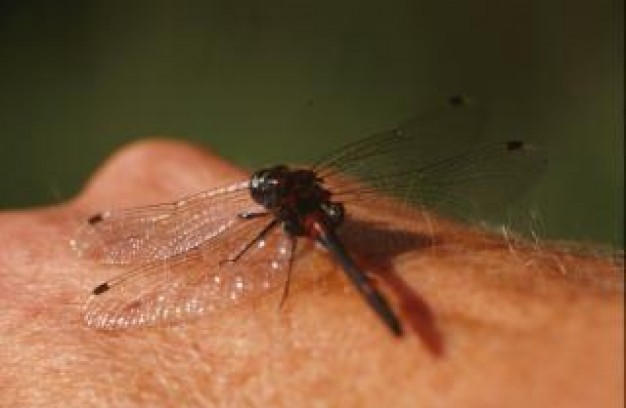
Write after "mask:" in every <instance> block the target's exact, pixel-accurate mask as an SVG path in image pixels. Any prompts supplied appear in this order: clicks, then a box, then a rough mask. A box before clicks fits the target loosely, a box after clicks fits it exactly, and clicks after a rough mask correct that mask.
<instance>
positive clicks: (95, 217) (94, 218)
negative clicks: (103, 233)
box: [87, 213, 103, 225]
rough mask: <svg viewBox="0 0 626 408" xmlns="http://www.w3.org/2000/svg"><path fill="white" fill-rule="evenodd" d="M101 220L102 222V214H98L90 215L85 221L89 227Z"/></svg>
mask: <svg viewBox="0 0 626 408" xmlns="http://www.w3.org/2000/svg"><path fill="white" fill-rule="evenodd" d="M102 220H103V217H102V213H98V214H95V215H92V216H91V217H89V218H88V219H87V223H88V224H89V225H94V224H97V223H99V222H100V221H102Z"/></svg>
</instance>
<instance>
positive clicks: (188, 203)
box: [71, 181, 264, 264]
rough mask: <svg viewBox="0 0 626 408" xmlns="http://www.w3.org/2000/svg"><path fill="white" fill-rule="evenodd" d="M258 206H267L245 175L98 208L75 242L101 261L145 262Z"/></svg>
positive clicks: (177, 250)
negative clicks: (201, 188) (157, 200)
mask: <svg viewBox="0 0 626 408" xmlns="http://www.w3.org/2000/svg"><path fill="white" fill-rule="evenodd" d="M255 212H264V209H263V208H262V207H261V206H258V205H256V204H255V203H254V202H253V201H252V200H251V199H250V195H249V192H248V182H247V181H245V182H241V183H237V184H232V185H230V186H227V187H222V188H218V189H214V190H209V191H206V192H202V193H199V194H196V195H193V196H189V197H187V198H184V199H182V200H179V201H175V202H171V203H165V204H158V205H152V206H146V207H139V208H131V209H125V210H117V211H107V212H103V213H100V214H97V215H95V216H93V217H91V218H90V219H89V220H88V222H87V225H85V226H83V227H82V228H81V229H80V230H79V232H78V234H77V235H76V237H75V238H74V239H73V240H72V241H71V244H72V247H73V248H74V249H75V250H76V252H78V254H79V255H80V256H81V257H84V258H87V259H91V260H95V261H98V262H102V263H106V264H130V263H145V262H149V261H152V260H158V259H166V258H169V257H171V256H175V255H177V254H181V253H183V252H185V251H188V250H190V249H192V248H196V247H198V246H199V245H202V244H203V243H204V242H206V241H208V240H210V239H212V238H214V237H216V236H218V235H220V234H222V233H224V231H226V230H227V229H228V228H230V227H232V225H233V224H236V223H237V222H240V221H241V218H240V217H238V215H239V214H241V213H255Z"/></svg>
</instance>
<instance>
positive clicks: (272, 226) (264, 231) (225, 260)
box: [219, 213, 278, 266]
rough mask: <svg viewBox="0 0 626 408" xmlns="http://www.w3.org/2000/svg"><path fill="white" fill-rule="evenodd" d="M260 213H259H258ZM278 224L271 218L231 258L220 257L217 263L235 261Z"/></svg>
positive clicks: (276, 220)
mask: <svg viewBox="0 0 626 408" xmlns="http://www.w3.org/2000/svg"><path fill="white" fill-rule="evenodd" d="M259 214H260V213H259ZM265 214H267V213H265ZM277 225H278V219H273V220H272V221H271V222H270V223H269V224H267V225H266V226H265V227H264V228H263V229H262V230H261V231H259V233H258V234H257V235H256V237H254V239H253V240H251V241H250V242H248V243H247V244H246V245H245V246H244V247H243V248H241V250H240V251H239V252H238V253H237V254H236V255H235V256H233V257H232V258H226V259H222V260H221V261H220V262H219V265H220V266H222V265H223V264H225V263H232V262H237V261H238V260H239V259H240V258H241V257H242V256H243V255H244V254H245V253H246V252H248V250H249V249H250V248H252V247H253V246H254V244H256V243H257V242H259V240H261V239H263V237H264V236H266V235H267V234H268V233H269V232H270V231H271V230H272V229H274V228H275V227H276V226H277Z"/></svg>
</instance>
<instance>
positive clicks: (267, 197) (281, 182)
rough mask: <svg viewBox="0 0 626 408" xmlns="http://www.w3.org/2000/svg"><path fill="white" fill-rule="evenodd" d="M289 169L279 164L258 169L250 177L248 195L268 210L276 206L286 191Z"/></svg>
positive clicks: (281, 200)
mask: <svg viewBox="0 0 626 408" xmlns="http://www.w3.org/2000/svg"><path fill="white" fill-rule="evenodd" d="M289 175H290V171H289V168H287V166H283V165H279V166H274V167H269V168H266V169H262V170H259V171H257V172H254V173H253V174H252V177H251V178H250V196H251V197H252V199H253V200H254V201H255V202H256V203H258V204H260V205H262V206H263V207H265V208H267V209H268V210H271V209H275V208H278V207H280V206H281V205H282V203H283V198H284V196H285V194H286V192H287V191H288V184H289Z"/></svg>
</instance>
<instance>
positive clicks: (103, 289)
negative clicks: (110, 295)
mask: <svg viewBox="0 0 626 408" xmlns="http://www.w3.org/2000/svg"><path fill="white" fill-rule="evenodd" d="M109 289H111V287H110V286H109V284H108V283H107V282H104V283H101V284H100V285H98V286H96V287H95V288H93V291H92V292H91V293H93V294H94V295H100V294H102V293H104V292H106V291H107V290H109Z"/></svg>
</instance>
